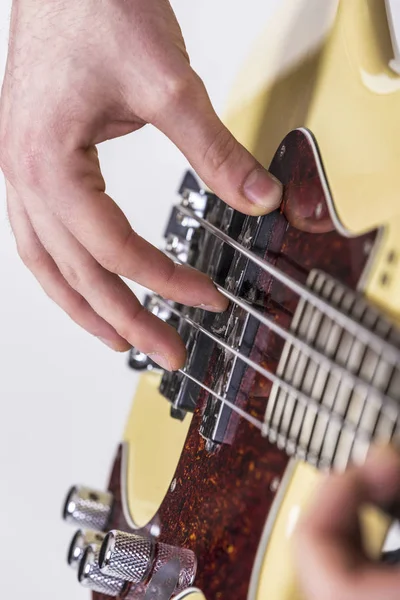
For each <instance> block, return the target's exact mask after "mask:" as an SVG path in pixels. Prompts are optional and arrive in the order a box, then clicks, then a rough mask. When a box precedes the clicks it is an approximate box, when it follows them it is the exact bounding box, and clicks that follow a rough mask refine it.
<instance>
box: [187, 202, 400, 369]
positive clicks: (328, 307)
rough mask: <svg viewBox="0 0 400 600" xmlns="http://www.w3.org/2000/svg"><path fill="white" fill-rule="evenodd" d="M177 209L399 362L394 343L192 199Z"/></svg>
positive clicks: (388, 357) (365, 341) (353, 332)
mask: <svg viewBox="0 0 400 600" xmlns="http://www.w3.org/2000/svg"><path fill="white" fill-rule="evenodd" d="M176 208H177V210H178V211H179V212H180V213H181V214H183V215H185V216H187V217H189V218H191V219H194V220H195V221H197V223H199V225H201V226H202V227H203V229H205V230H206V231H208V232H210V233H212V234H213V235H215V236H216V237H218V238H219V239H220V240H222V241H223V242H224V243H226V244H228V245H229V246H231V247H232V248H233V249H234V250H236V251H238V252H240V253H241V254H242V255H243V256H245V257H246V258H247V259H248V260H250V261H251V262H253V263H254V264H256V265H257V266H258V267H259V268H260V269H262V270H263V271H265V272H266V273H268V274H269V275H271V276H272V277H274V278H275V279H277V280H278V281H280V282H281V283H283V284H284V285H285V286H286V287H288V288H289V289H291V290H292V291H293V292H294V293H295V294H297V295H298V296H300V297H302V298H304V299H305V300H307V301H308V302H310V304H312V305H313V306H315V308H317V309H319V310H320V311H321V312H322V313H324V314H326V315H327V316H328V317H330V318H331V319H333V320H335V321H337V322H338V323H340V324H341V325H342V327H344V328H345V329H346V330H347V331H348V332H349V333H351V334H352V335H354V336H358V337H359V339H360V340H361V341H362V342H364V343H365V344H367V345H371V346H372V347H376V348H380V350H381V352H382V353H383V354H385V355H386V358H387V360H390V362H391V363H393V364H397V363H398V361H399V359H400V351H399V349H398V348H396V347H395V346H393V344H391V343H390V342H388V341H387V340H384V339H382V338H381V337H380V336H379V335H377V334H376V333H374V332H373V331H370V330H369V329H368V328H367V327H365V326H364V325H362V324H361V323H358V322H357V321H355V320H354V319H353V318H352V317H350V316H349V315H347V314H346V313H344V312H342V310H341V309H340V308H337V307H336V306H334V305H332V304H330V303H329V302H327V301H326V300H325V299H324V298H322V297H321V296H318V295H317V294H315V293H314V292H313V291H312V290H310V289H309V288H308V287H307V286H305V285H303V284H301V283H300V282H299V281H296V279H293V278H292V277H290V276H289V275H287V274H286V273H285V272H284V271H282V270H281V269H279V268H278V267H276V266H275V265H273V264H271V263H269V262H268V261H266V260H264V259H263V258H260V257H259V256H258V255H257V254H255V253H254V252H252V251H251V250H249V249H248V248H245V247H244V246H243V245H242V244H240V243H239V242H238V241H236V240H235V239H233V238H232V237H230V236H229V235H227V234H226V233H225V232H223V231H221V230H220V229H218V227H216V226H215V225H213V224H212V223H210V222H209V221H206V220H205V219H203V218H202V217H200V216H198V215H197V213H196V212H195V211H194V210H193V209H192V208H190V205H189V201H188V200H185V204H180V205H178V206H177V207H176Z"/></svg>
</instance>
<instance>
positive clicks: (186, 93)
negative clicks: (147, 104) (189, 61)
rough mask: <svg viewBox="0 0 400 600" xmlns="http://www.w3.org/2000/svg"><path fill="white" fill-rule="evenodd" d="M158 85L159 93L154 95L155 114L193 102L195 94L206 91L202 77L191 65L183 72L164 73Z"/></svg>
mask: <svg viewBox="0 0 400 600" xmlns="http://www.w3.org/2000/svg"><path fill="white" fill-rule="evenodd" d="M158 87H159V90H158V94H156V95H155V96H154V97H155V98H156V101H155V102H156V105H155V110H154V113H155V115H158V114H163V113H165V111H170V110H175V111H176V110H177V108H179V107H180V106H183V105H185V104H186V105H187V104H188V103H191V102H192V99H193V98H194V96H198V95H199V90H204V93H206V92H205V88H204V84H203V82H202V81H201V79H200V77H199V76H198V75H197V73H195V72H194V71H193V70H192V69H191V68H190V67H189V66H188V68H187V69H185V70H184V71H183V72H181V71H180V72H179V73H170V74H168V75H164V76H163V77H162V79H161V81H160V84H159V86H158Z"/></svg>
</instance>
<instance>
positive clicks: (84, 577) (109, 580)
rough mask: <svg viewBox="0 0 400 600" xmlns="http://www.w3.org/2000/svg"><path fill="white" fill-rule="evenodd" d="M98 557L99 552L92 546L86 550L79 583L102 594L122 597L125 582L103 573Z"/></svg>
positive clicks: (80, 566)
mask: <svg viewBox="0 0 400 600" xmlns="http://www.w3.org/2000/svg"><path fill="white" fill-rule="evenodd" d="M98 557H99V554H98V551H96V550H95V549H94V548H93V547H92V546H88V547H87V548H86V550H85V552H84V553H83V557H82V560H81V562H80V565H79V569H78V581H79V583H80V584H81V585H83V586H85V587H87V588H89V589H91V590H93V591H94V592H99V593H100V594H106V595H107V596H113V597H116V596H120V595H121V594H122V592H123V591H124V588H125V587H126V583H125V581H123V580H121V579H118V578H116V577H112V576H110V575H105V574H104V573H102V572H101V571H100V568H99V562H98Z"/></svg>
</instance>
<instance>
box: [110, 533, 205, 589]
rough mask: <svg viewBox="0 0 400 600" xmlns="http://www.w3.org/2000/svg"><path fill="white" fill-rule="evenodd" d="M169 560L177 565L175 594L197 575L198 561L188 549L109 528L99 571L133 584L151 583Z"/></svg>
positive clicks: (169, 562) (189, 583)
mask: <svg viewBox="0 0 400 600" xmlns="http://www.w3.org/2000/svg"><path fill="white" fill-rule="evenodd" d="M172 563H173V564H174V565H177V568H176V583H175V588H174V589H173V592H174V593H175V594H177V593H180V592H181V591H183V590H185V589H186V588H188V587H189V586H190V585H191V584H192V583H193V580H194V578H195V575H196V569H197V560H196V557H195V554H194V553H193V552H192V551H191V550H188V549H186V548H176V547H174V546H169V545H167V544H162V543H155V542H153V541H152V540H151V539H150V538H144V537H142V536H139V535H136V534H132V533H125V532H122V531H110V533H108V534H107V535H106V537H105V538H104V541H103V543H102V546H101V548H100V553H99V566H100V570H101V572H102V573H104V574H107V575H113V576H115V577H117V578H119V579H123V580H125V581H129V582H132V583H136V584H138V583H144V582H147V581H148V580H149V578H150V580H149V583H150V584H151V582H152V581H153V580H154V578H155V577H156V575H157V573H158V572H160V571H161V570H163V571H165V568H166V567H167V565H169V564H172ZM174 568H175V567H174Z"/></svg>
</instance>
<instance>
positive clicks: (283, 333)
mask: <svg viewBox="0 0 400 600" xmlns="http://www.w3.org/2000/svg"><path fill="white" fill-rule="evenodd" d="M164 253H165V254H166V255H167V256H168V257H169V258H171V259H172V260H175V261H176V262H179V263H180V264H183V261H181V260H179V259H178V258H177V257H176V256H174V255H173V254H172V253H170V252H168V251H164ZM214 285H215V286H216V288H217V290H218V291H219V292H221V294H223V295H224V296H225V297H226V298H228V299H229V300H230V301H231V302H233V303H234V304H237V305H238V306H239V307H240V308H242V309H243V310H245V311H246V312H247V313H249V314H250V315H251V316H253V317H254V318H255V319H257V320H258V321H259V322H260V323H261V324H262V325H265V326H266V327H268V328H269V329H271V331H274V332H275V333H276V334H277V335H279V336H280V337H282V338H283V339H284V340H286V341H288V342H290V343H291V344H293V345H294V346H295V347H297V348H298V349H299V350H300V351H302V352H304V354H306V355H307V356H308V357H309V358H312V359H314V360H315V361H316V362H318V364H319V365H321V366H325V367H326V368H327V369H328V371H329V372H333V373H334V372H335V371H336V374H337V375H340V376H342V377H345V378H346V379H348V380H349V381H351V383H352V386H353V388H354V387H355V386H359V387H361V388H362V389H363V391H364V392H367V394H372V398H371V399H372V401H373V402H374V403H375V404H377V403H379V408H380V409H382V412H383V413H384V414H385V415H386V416H388V417H389V418H393V417H396V416H397V414H398V409H399V406H398V403H397V402H396V401H395V400H394V399H393V398H391V397H390V396H387V395H386V394H384V393H383V392H381V391H380V390H378V389H376V388H375V387H374V386H373V385H371V384H370V383H367V382H366V381H364V380H363V379H361V377H359V376H358V375H356V374H355V373H352V372H351V371H348V370H347V369H346V368H345V367H342V366H341V365H339V364H338V363H336V362H335V361H334V360H332V359H331V358H329V357H327V356H325V355H324V354H322V353H321V352H319V351H318V350H316V349H315V348H312V347H311V346H309V345H308V344H307V342H305V341H304V340H302V339H301V338H299V337H297V336H295V335H294V334H293V333H291V332H290V331H288V330H287V329H284V328H283V327H281V326H280V325H278V324H277V323H275V321H274V320H273V319H271V318H270V317H266V316H265V315H263V314H262V313H261V312H260V311H259V310H257V309H255V308H253V307H252V306H251V305H250V304H249V303H248V302H246V300H243V299H242V298H239V297H238V296H235V295H234V294H232V293H231V292H228V290H226V289H225V288H224V287H222V286H220V285H218V284H216V283H215V282H214ZM157 297H158V299H159V300H160V301H161V302H162V303H163V304H164V305H165V306H167V307H168V308H169V309H170V310H171V311H172V312H174V313H175V314H176V315H177V316H179V317H181V318H183V319H185V320H186V321H188V322H190V324H191V325H192V326H193V327H195V328H197V329H200V330H201V331H202V332H203V333H205V335H207V336H209V337H211V338H213V339H214V337H215V336H214V337H213V334H212V333H210V332H209V331H207V330H206V329H204V328H202V327H201V326H200V325H199V324H198V323H196V322H195V321H192V320H191V319H190V318H189V317H187V316H185V315H183V314H182V313H181V312H179V311H177V310H176V309H172V307H171V305H170V304H168V303H167V302H165V301H164V300H163V299H162V298H161V297H160V296H157ZM214 341H216V342H217V343H218V344H220V345H223V346H224V347H225V348H226V349H227V350H229V351H231V352H232V353H235V352H237V351H236V350H234V349H233V348H232V347H231V346H229V345H227V344H225V342H223V341H222V340H221V339H220V338H216V339H214ZM237 356H238V358H241V359H242V360H243V361H244V362H247V364H249V363H248V360H250V359H247V357H245V356H244V355H242V354H241V353H240V352H237ZM249 366H251V367H252V368H253V369H255V370H256V371H258V372H259V373H260V374H261V375H264V376H265V377H267V378H268V379H270V381H273V380H272V373H270V372H269V371H267V370H266V369H263V367H260V365H258V364H257V363H255V362H254V361H251V364H250V365H249ZM260 369H262V372H261V371H260ZM266 373H268V375H266ZM278 379H279V378H278ZM281 381H282V382H283V380H279V383H280V382H281ZM287 385H288V384H287ZM288 393H291V394H293V393H298V392H297V390H295V388H292V389H291V390H290V391H289V392H288ZM390 409H392V410H390Z"/></svg>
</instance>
